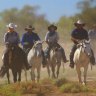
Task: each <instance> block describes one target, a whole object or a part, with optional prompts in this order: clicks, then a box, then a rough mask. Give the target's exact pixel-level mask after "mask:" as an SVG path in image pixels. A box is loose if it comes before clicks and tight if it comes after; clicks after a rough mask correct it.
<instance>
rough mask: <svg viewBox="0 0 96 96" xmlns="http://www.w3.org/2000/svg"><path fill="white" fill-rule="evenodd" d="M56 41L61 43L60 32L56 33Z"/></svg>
mask: <svg viewBox="0 0 96 96" xmlns="http://www.w3.org/2000/svg"><path fill="white" fill-rule="evenodd" d="M56 41H57V42H58V41H59V34H58V32H56Z"/></svg>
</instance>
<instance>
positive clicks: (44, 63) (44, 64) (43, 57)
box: [42, 50, 47, 67]
mask: <svg viewBox="0 0 96 96" xmlns="http://www.w3.org/2000/svg"><path fill="white" fill-rule="evenodd" d="M46 63H47V62H46V58H45V56H44V51H43V50H42V65H43V67H45V66H46Z"/></svg>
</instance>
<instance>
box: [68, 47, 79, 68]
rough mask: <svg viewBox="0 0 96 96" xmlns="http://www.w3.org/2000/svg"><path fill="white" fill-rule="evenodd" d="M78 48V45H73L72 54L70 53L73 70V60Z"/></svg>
mask: <svg viewBox="0 0 96 96" xmlns="http://www.w3.org/2000/svg"><path fill="white" fill-rule="evenodd" d="M76 49H77V47H76V45H73V47H72V49H71V52H70V65H69V66H70V67H71V68H74V61H73V58H74V53H75V51H76Z"/></svg>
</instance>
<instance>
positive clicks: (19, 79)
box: [18, 70, 21, 82]
mask: <svg viewBox="0 0 96 96" xmlns="http://www.w3.org/2000/svg"><path fill="white" fill-rule="evenodd" d="M18 75H19V77H18V81H19V82H20V81H21V70H20V71H19V72H18Z"/></svg>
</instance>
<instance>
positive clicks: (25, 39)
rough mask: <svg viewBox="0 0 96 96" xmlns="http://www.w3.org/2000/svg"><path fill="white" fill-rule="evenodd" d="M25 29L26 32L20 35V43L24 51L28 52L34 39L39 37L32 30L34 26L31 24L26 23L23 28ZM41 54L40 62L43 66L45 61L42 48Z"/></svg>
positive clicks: (38, 39)
mask: <svg viewBox="0 0 96 96" xmlns="http://www.w3.org/2000/svg"><path fill="white" fill-rule="evenodd" d="M25 30H26V33H24V34H23V36H22V39H21V44H22V46H23V49H24V51H25V52H26V53H27V54H28V52H29V51H30V49H32V47H33V45H34V43H35V41H40V37H39V36H38V34H37V33H35V32H34V31H33V30H34V28H33V27H32V26H31V25H28V26H27V27H26V28H25ZM42 56H43V60H42V64H43V67H45V65H46V61H45V56H44V52H43V50H42Z"/></svg>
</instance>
